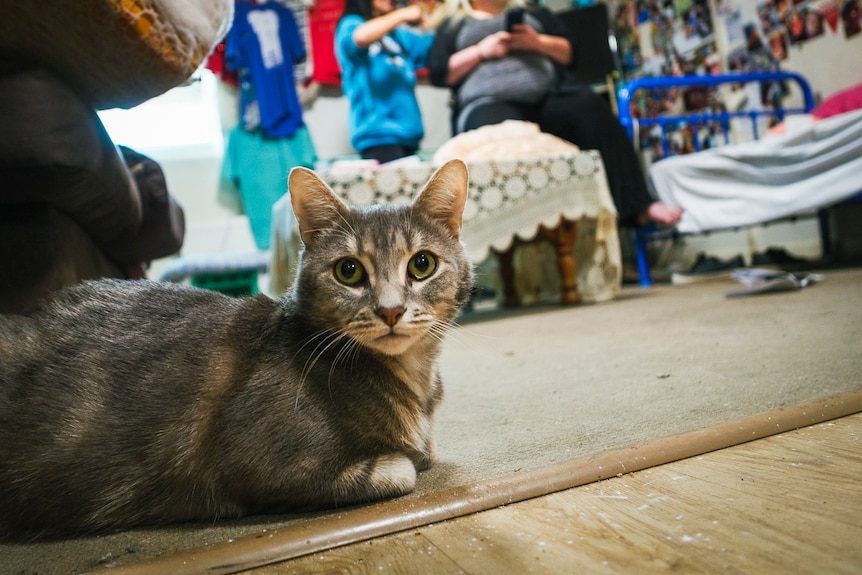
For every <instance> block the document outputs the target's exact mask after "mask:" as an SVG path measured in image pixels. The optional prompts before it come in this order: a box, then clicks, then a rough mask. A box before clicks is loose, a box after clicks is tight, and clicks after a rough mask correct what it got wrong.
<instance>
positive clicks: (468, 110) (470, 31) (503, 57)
mask: <svg viewBox="0 0 862 575" xmlns="http://www.w3.org/2000/svg"><path fill="white" fill-rule="evenodd" d="M447 1H448V2H449V3H450V4H449V5H448V6H447V11H448V12H447V17H446V18H445V20H443V22H442V23H441V25H440V26H439V28H438V29H437V33H436V36H435V40H434V44H433V45H432V46H431V52H430V54H429V56H428V69H429V72H430V79H431V83H432V84H434V85H436V86H448V87H449V88H451V89H452V92H453V106H454V109H453V132H454V133H456V134H458V133H461V132H464V131H467V130H472V129H475V128H478V127H481V126H485V125H488V124H497V123H500V122H502V121H504V120H523V121H528V122H534V123H536V124H538V125H539V126H540V128H541V129H542V131H544V132H547V133H549V134H553V135H555V136H558V137H560V138H563V139H565V140H568V141H569V142H572V143H573V144H576V145H577V146H580V147H581V148H582V149H587V150H598V151H599V152H600V153H601V155H602V159H603V160H604V163H605V170H606V171H607V177H608V184H609V187H610V191H611V195H612V196H613V199H614V204H615V205H616V208H617V211H618V212H619V221H620V224H622V225H626V226H640V225H644V224H647V223H650V222H653V223H658V224H662V225H672V224H674V223H676V222H677V220H679V218H680V215H681V214H682V211H681V210H679V209H678V208H672V207H669V206H667V205H665V204H662V203H661V202H658V201H656V199H655V198H654V197H653V196H652V195H651V194H650V193H649V191H648V190H647V187H646V181H645V179H644V176H643V172H642V171H641V168H640V163H639V161H638V158H637V155H636V154H635V151H634V148H633V146H632V143H631V141H630V140H629V138H628V134H626V131H625V129H624V128H623V127H622V125H621V124H620V123H619V121H618V120H617V118H616V117H615V116H614V114H613V112H612V111H611V109H610V106H609V105H608V103H607V102H606V101H605V100H604V99H603V98H602V97H601V96H599V95H597V94H595V93H594V92H593V91H592V89H591V88H590V87H589V86H583V85H580V84H579V83H577V82H576V81H575V80H574V78H572V76H571V75H570V74H569V73H568V71H567V69H568V68H570V67H571V66H572V65H573V63H574V62H576V58H575V56H576V54H577V52H576V47H577V39H576V38H574V37H573V36H572V35H571V33H570V32H569V30H568V29H567V27H566V25H565V24H564V23H563V22H562V21H561V20H560V19H559V18H557V17H556V16H555V15H554V14H553V13H552V12H551V11H550V10H548V9H546V8H529V9H528V8H525V7H523V5H521V3H520V0H472V2H471V0H447Z"/></svg>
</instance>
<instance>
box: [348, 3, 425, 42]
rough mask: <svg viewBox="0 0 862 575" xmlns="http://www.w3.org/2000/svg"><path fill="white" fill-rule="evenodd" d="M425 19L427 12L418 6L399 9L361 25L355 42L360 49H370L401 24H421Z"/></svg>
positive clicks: (357, 29) (357, 30)
mask: <svg viewBox="0 0 862 575" xmlns="http://www.w3.org/2000/svg"><path fill="white" fill-rule="evenodd" d="M424 19H425V12H424V11H423V10H422V9H421V8H420V7H419V6H418V5H416V4H412V5H410V6H405V7H404V8H398V9H397V10H393V11H392V12H389V13H388V14H383V15H382V16H378V17H376V18H372V19H371V20H368V21H366V22H364V23H363V24H361V25H360V26H359V27H357V28H356V30H354V31H353V41H354V42H355V43H356V45H357V46H359V47H360V48H368V47H369V46H370V45H371V44H373V43H374V42H377V41H378V40H380V39H381V38H383V37H384V36H386V35H387V34H389V33H390V32H391V31H392V30H394V29H395V28H397V27H398V26H400V25H401V24H420V23H422V22H423V20H424Z"/></svg>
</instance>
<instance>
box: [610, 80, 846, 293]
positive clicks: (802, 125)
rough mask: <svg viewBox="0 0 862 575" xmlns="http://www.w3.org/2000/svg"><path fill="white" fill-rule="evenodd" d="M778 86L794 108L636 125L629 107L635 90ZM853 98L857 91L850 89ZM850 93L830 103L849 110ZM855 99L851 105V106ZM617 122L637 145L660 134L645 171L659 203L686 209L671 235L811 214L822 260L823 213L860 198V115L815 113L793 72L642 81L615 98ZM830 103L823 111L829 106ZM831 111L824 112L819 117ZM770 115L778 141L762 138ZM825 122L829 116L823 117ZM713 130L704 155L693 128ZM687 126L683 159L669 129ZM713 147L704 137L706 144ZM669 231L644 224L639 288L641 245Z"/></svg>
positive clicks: (672, 117) (638, 241)
mask: <svg viewBox="0 0 862 575" xmlns="http://www.w3.org/2000/svg"><path fill="white" fill-rule="evenodd" d="M765 82H780V83H785V84H786V83H790V84H795V86H796V87H797V88H798V90H799V93H800V95H801V97H802V101H803V104H802V106H801V107H797V108H783V109H775V110H773V109H764V110H754V111H750V110H748V111H726V110H721V111H707V112H698V113H683V114H666V115H663V116H661V117H659V118H645V119H644V118H641V119H638V118H634V117H632V115H631V102H632V99H633V97H634V96H635V94H636V93H637V91H638V90H666V89H682V90H684V89H687V88H690V87H701V88H712V87H717V86H720V85H722V84H728V85H734V86H736V85H743V84H747V83H760V84H762V83H765ZM854 90H855V89H854ZM848 94H852V93H851V91H845V92H844V93H840V94H839V95H836V98H837V99H840V100H842V101H843V102H850V101H851V100H852V99H853V98H850V97H848ZM857 100H858V99H857ZM619 102H620V120H621V122H622V123H623V125H624V126H625V127H626V128H627V129H628V130H629V134H630V135H631V136H632V137H633V138H634V139H635V141H637V142H640V141H641V140H642V138H641V137H640V136H641V134H642V133H643V130H645V129H649V130H652V131H655V132H660V133H661V147H662V149H661V151H660V154H661V155H665V156H669V157H665V158H663V159H661V160H660V161H657V162H655V163H653V164H652V165H651V166H650V167H649V178H650V181H651V184H652V186H653V188H654V190H655V192H656V195H657V196H658V198H659V199H660V200H661V201H663V202H665V203H668V204H670V205H676V206H680V207H682V208H683V209H684V210H685V213H684V215H683V217H682V219H681V220H680V221H679V223H678V224H677V226H676V227H675V228H674V229H673V230H672V233H674V234H698V233H706V232H711V231H718V230H723V229H734V228H740V227H744V226H750V225H759V224H766V223H769V222H773V221H778V220H782V219H786V218H789V217H799V216H818V217H819V218H820V226H821V229H820V235H821V241H822V248H823V255H824V256H828V255H829V252H830V239H829V230H828V221H829V220H828V217H827V212H826V210H828V208H829V207H831V206H834V205H836V204H839V203H842V202H845V201H848V200H856V199H860V198H862V194H860V192H862V110H859V109H852V108H853V106H852V105H846V106H844V107H838V108H836V107H835V106H834V105H832V103H827V102H824V103H823V104H821V106H818V107H817V109H815V108H814V101H813V95H812V91H811V87H810V85H809V84H808V82H807V80H805V78H804V77H802V76H801V75H799V74H795V73H787V72H775V73H766V74H726V75H716V76H688V77H685V76H684V77H675V78H665V77H656V78H641V79H638V80H634V81H632V82H630V83H628V84H626V85H625V86H623V87H622V88H621V90H620V93H619ZM827 104H828V105H827ZM827 108H828V109H829V110H830V111H829V113H828V114H823V113H819V110H823V109H827ZM770 116H771V117H773V118H774V122H773V123H775V122H780V123H779V126H780V127H781V128H782V130H780V132H781V133H774V132H776V130H774V129H773V130H771V131H769V132H767V131H766V130H765V129H764V121H765V120H766V119H767V118H768V117H770ZM824 116H827V117H824ZM740 119H743V120H748V121H750V123H751V128H750V133H751V136H752V137H753V138H754V140H753V141H749V142H743V143H731V141H730V133H731V130H730V129H729V126H730V123H731V122H733V121H739V120H740ZM711 123H712V125H715V124H716V123H717V124H718V126H719V130H718V132H720V133H721V134H722V136H723V140H724V141H723V142H722V141H719V143H720V144H723V145H719V146H718V147H711V148H710V149H702V142H704V141H707V139H706V138H702V137H700V135H699V134H698V130H701V131H702V130H704V129H708V128H707V127H708V126H709V125H710V124H711ZM680 125H686V126H688V127H689V128H688V129H689V141H688V144H687V146H680V145H677V147H683V148H685V147H688V148H689V150H688V151H691V152H694V153H688V154H679V155H674V150H673V146H672V143H671V135H670V133H671V128H673V127H677V128H678V127H679V126H680ZM714 142H715V139H714V138H713V139H712V143H714ZM667 233H668V231H667V230H660V229H657V228H656V227H654V226H647V227H644V228H641V229H638V230H636V232H635V250H636V256H637V260H638V271H639V274H640V284H641V286H644V287H648V286H650V285H652V280H651V277H650V272H649V266H648V262H647V258H646V244H647V242H648V241H650V240H651V239H653V238H655V237H657V236H662V235H664V236H666V235H667Z"/></svg>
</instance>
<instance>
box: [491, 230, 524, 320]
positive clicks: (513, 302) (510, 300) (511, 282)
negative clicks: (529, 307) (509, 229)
mask: <svg viewBox="0 0 862 575" xmlns="http://www.w3.org/2000/svg"><path fill="white" fill-rule="evenodd" d="M494 253H495V254H497V261H498V262H499V263H500V279H502V280H503V296H504V299H503V302H504V304H505V306H506V307H516V306H519V305H521V298H519V297H518V290H517V289H516V288H515V265H514V263H513V261H512V259H513V257H514V255H515V243H514V242H513V243H512V247H510V248H509V249H508V250H506V251H505V252H498V251H495V252H494Z"/></svg>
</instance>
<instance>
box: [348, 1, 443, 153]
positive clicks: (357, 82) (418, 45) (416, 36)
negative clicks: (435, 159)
mask: <svg viewBox="0 0 862 575" xmlns="http://www.w3.org/2000/svg"><path fill="white" fill-rule="evenodd" d="M427 15H428V13H427V10H426V9H425V8H424V5H421V4H412V5H409V6H405V7H403V8H395V7H394V4H393V1H392V0H347V1H346V2H345V6H344V12H343V14H342V16H341V19H340V20H339V21H338V26H337V28H336V30H335V57H336V58H337V60H338V64H339V65H340V66H341V87H342V91H343V92H344V94H345V96H347V99H348V101H349V102H350V143H351V144H352V145H353V147H354V148H356V150H357V151H358V152H359V153H360V155H361V156H362V158H364V159H374V160H377V161H378V162H380V163H381V164H382V163H385V162H389V161H392V160H396V159H398V158H403V157H405V156H409V155H412V154H414V153H415V152H416V150H417V149H418V148H419V142H420V141H421V140H422V137H423V136H424V135H425V133H424V129H423V127H422V112H421V111H420V109H419V102H418V100H417V99H416V71H417V70H419V69H421V68H423V67H424V66H425V60H426V58H427V56H428V50H429V49H430V47H431V43H432V42H433V40H434V37H433V34H431V33H429V32H425V31H423V30H422V29H421V27H422V26H423V25H424V23H425V21H426V19H427Z"/></svg>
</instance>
